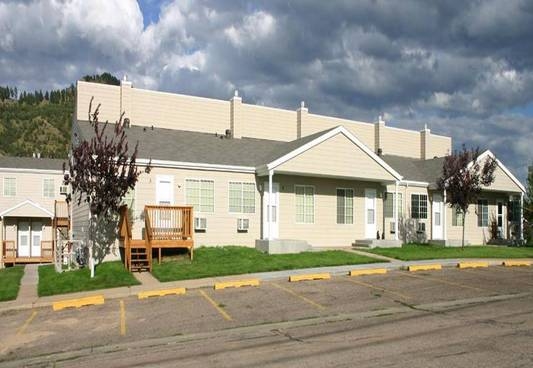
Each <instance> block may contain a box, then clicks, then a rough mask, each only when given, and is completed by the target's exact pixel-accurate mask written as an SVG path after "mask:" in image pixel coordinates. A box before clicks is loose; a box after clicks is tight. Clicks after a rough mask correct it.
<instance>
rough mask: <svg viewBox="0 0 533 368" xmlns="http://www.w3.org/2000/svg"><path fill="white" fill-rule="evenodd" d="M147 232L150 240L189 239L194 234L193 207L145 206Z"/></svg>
mask: <svg viewBox="0 0 533 368" xmlns="http://www.w3.org/2000/svg"><path fill="white" fill-rule="evenodd" d="M144 211H145V220H146V221H148V222H147V223H146V229H147V231H146V233H147V236H148V239H150V240H188V239H192V236H193V227H192V226H193V221H192V220H193V218H192V207H190V206H145V208H144Z"/></svg>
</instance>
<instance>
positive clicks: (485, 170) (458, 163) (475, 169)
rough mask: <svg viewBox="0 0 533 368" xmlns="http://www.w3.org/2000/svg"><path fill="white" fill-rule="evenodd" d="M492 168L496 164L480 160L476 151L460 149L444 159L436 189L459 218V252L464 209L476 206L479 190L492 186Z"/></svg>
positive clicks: (465, 212)
mask: <svg viewBox="0 0 533 368" xmlns="http://www.w3.org/2000/svg"><path fill="white" fill-rule="evenodd" d="M496 165H497V163H496V160H495V159H494V158H493V157H492V156H490V155H485V156H484V157H483V158H482V157H480V150H479V147H478V148H475V149H467V148H466V146H464V145H463V148H462V149H461V150H460V151H455V152H454V153H453V154H451V155H448V156H446V157H445V158H444V162H443V165H442V175H441V177H440V178H439V179H438V180H437V186H438V188H439V190H441V191H445V192H446V203H447V204H449V205H450V206H451V207H452V208H453V209H454V210H456V211H458V212H460V213H461V214H462V218H463V221H462V222H463V223H462V225H463V237H462V242H461V245H462V247H463V248H464V246H465V222H466V214H467V213H468V206H469V205H470V204H471V203H476V202H477V199H478V196H479V194H480V193H481V191H482V189H483V188H484V187H488V186H490V185H491V184H492V183H493V182H494V179H495V176H494V171H495V170H496Z"/></svg>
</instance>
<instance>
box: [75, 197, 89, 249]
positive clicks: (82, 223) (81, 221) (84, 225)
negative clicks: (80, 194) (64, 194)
mask: <svg viewBox="0 0 533 368" xmlns="http://www.w3.org/2000/svg"><path fill="white" fill-rule="evenodd" d="M88 228H89V206H88V205H87V202H84V201H82V202H81V203H80V205H78V202H77V200H75V201H74V202H73V204H72V238H73V239H74V240H81V241H83V242H87V238H88V236H87V234H88Z"/></svg>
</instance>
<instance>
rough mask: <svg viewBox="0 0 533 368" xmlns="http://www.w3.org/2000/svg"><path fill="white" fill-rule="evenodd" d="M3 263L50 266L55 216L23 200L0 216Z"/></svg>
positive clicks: (53, 242)
mask: <svg viewBox="0 0 533 368" xmlns="http://www.w3.org/2000/svg"><path fill="white" fill-rule="evenodd" d="M0 220H1V229H2V236H1V240H2V263H4V264H17V263H51V262H53V260H54V244H55V241H54V213H52V212H51V211H49V210H47V209H46V208H44V207H41V206H40V205H39V204H37V203H35V202H33V201H29V200H27V201H25V202H22V203H20V204H18V205H17V206H14V207H12V208H10V209H7V210H5V211H3V212H2V213H0Z"/></svg>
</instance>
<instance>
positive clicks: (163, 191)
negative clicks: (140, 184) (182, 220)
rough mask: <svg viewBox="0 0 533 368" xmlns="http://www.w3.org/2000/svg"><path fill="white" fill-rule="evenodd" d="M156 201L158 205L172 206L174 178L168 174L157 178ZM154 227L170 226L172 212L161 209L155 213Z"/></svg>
mask: <svg viewBox="0 0 533 368" xmlns="http://www.w3.org/2000/svg"><path fill="white" fill-rule="evenodd" d="M155 201H156V203H157V204H158V205H163V206H170V205H172V204H173V203H174V178H173V177H172V176H168V175H158V176H157V178H156V187H155ZM152 221H153V223H152V226H153V227H157V228H170V226H171V214H170V212H169V211H165V210H160V211H156V212H155V213H154V218H153V219H152Z"/></svg>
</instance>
